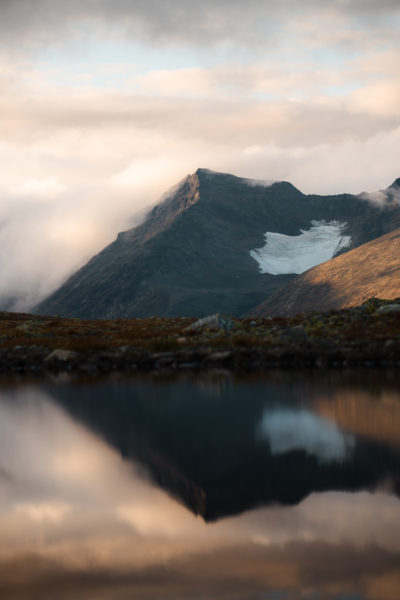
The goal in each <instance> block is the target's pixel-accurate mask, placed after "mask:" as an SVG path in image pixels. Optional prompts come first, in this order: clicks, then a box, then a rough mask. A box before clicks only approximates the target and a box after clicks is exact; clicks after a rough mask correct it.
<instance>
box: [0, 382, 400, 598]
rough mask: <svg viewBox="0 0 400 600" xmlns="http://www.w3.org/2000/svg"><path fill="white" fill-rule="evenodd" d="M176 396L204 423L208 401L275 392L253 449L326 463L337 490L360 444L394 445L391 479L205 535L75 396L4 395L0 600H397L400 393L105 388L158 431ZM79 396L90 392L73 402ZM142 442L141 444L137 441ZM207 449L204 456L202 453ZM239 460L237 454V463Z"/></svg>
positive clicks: (19, 390)
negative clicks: (159, 414) (84, 415)
mask: <svg viewBox="0 0 400 600" xmlns="http://www.w3.org/2000/svg"><path fill="white" fill-rule="evenodd" d="M176 385H178V386H179V385H180V386H181V392H182V393H185V394H187V392H188V391H189V392H190V391H191V392H192V396H191V398H192V399H193V398H194V400H193V411H194V413H193V418H194V420H197V421H201V419H200V417H199V415H200V412H199V413H198V414H196V406H197V404H196V403H197V402H200V401H201V400H202V399H203V401H204V402H206V401H207V399H208V401H209V400H210V399H212V402H215V403H218V402H221V403H223V402H224V400H229V397H230V396H232V398H233V394H234V395H235V399H234V400H232V403H236V406H239V405H240V406H241V409H240V410H242V411H246V410H247V409H248V408H247V407H248V404H249V403H253V404H254V403H255V402H257V400H256V397H257V398H260V397H261V396H260V394H262V398H263V399H262V401H261V403H260V407H262V406H263V409H262V410H261V412H260V418H259V419H258V421H257V422H255V424H254V447H255V448H256V449H257V451H259V450H260V448H261V449H262V450H263V451H264V449H265V452H266V453H268V452H270V454H271V456H272V458H271V460H275V458H278V459H280V458H282V455H285V454H286V455H287V454H288V453H289V454H290V453H292V454H293V456H297V455H298V457H299V459H300V458H302V459H304V457H305V458H306V459H307V460H312V456H313V455H315V462H316V464H317V467H318V468H320V469H321V471H317V472H318V473H321V476H324V477H327V476H328V475H326V473H330V471H327V470H326V469H328V468H329V466H330V465H331V463H340V462H341V461H342V462H345V461H351V460H354V457H355V456H356V455H357V452H359V453H360V451H359V450H357V448H359V447H361V446H360V444H363V443H372V444H377V445H376V452H377V453H378V454H379V453H380V452H381V453H382V452H383V454H382V455H381V458H379V460H383V461H384V460H386V458H385V457H386V455H385V454H384V450H382V448H383V444H384V445H385V447H389V448H390V452H391V453H392V454H390V457H391V458H390V460H391V461H392V464H391V466H390V469H389V471H390V473H391V477H389V476H388V474H387V473H388V471H385V472H384V473H385V474H384V476H383V477H382V479H381V480H380V481H378V482H377V483H376V485H374V488H373V489H372V488H371V487H369V488H368V489H364V488H363V485H362V483H360V486H359V488H358V489H357V490H356V491H353V492H352V493H350V492H348V491H341V490H339V489H331V490H325V491H323V492H321V491H319V492H316V491H312V490H310V493H309V494H308V495H307V496H306V497H305V498H303V499H302V500H301V501H300V502H299V503H297V504H296V503H291V505H286V506H283V505H279V504H277V503H270V504H269V505H268V506H255V507H253V508H252V509H251V510H246V511H245V512H242V513H241V514H231V515H230V516H229V514H230V512H231V511H229V510H228V511H227V515H226V516H222V517H221V518H218V519H217V520H214V521H213V522H211V523H206V522H204V520H203V519H202V518H201V517H200V516H196V515H195V514H193V513H192V512H191V511H190V510H189V509H188V508H187V507H186V506H185V502H184V501H182V498H181V499H180V500H181V501H177V500H176V499H174V498H173V497H172V496H171V487H170V486H169V488H168V485H166V489H162V487H160V486H158V485H156V484H155V483H153V481H152V479H153V476H154V464H155V463H154V461H153V462H149V463H147V464H146V460H144V459H143V456H145V455H144V454H142V455H141V460H140V462H139V461H136V460H134V459H133V456H132V452H131V451H130V453H129V459H127V458H123V457H122V456H121V452H120V449H119V448H118V447H117V446H113V445H112V444H110V443H109V442H107V441H105V439H104V438H105V437H107V436H106V435H104V436H102V435H101V434H100V431H99V425H98V423H99V422H98V421H97V423H96V424H95V426H94V427H93V429H91V428H89V427H88V421H87V419H86V421H85V422H84V420H83V419H80V420H78V419H77V418H76V414H75V416H72V415H73V414H74V410H73V409H72V410H70V409H69V408H68V406H69V405H68V401H66V400H65V398H66V397H68V394H71V391H70V390H69V391H66V390H67V388H64V389H62V386H61V387H60V386H49V385H47V386H44V387H40V386H33V385H32V386H29V385H27V386H23V387H22V386H20V387H3V388H1V392H0V394H1V395H0V596H1V597H2V598H3V597H4V598H7V599H10V600H13V599H19V598H24V599H25V598H38V599H40V600H42V599H45V600H47V599H50V598H51V599H52V600H58V599H60V600H63V599H69V598H78V599H83V600H85V599H92V598H93V599H96V600H103V599H104V600H108V599H110V600H111V599H113V600H114V599H115V600H124V599H125V598H126V599H128V598H133V597H134V598H150V599H156V598H157V599H160V598H163V599H169V598H171V599H178V598H184V599H186V598H190V599H196V600H198V599H203V598H204V599H206V598H224V599H225V598H226V599H228V598H231V599H240V600H242V599H243V600H244V599H246V600H248V599H253V598H254V599H255V600H258V599H260V600H261V598H263V599H268V598H290V599H292V598H324V599H325V598H328V599H329V598H335V599H336V598H337V599H339V598H340V599H341V600H344V599H345V598H348V599H350V598H352V599H354V598H362V599H364V598H365V599H371V600H375V599H379V600H382V599H383V598H384V599H385V600H386V599H387V600H391V599H392V598H393V600H398V598H399V597H400V499H399V497H398V494H396V489H398V487H396V485H398V482H399V470H398V465H399V464H400V454H399V452H400V441H399V439H398V438H396V436H395V433H396V423H397V424H399V423H400V394H398V393H397V392H396V391H393V390H390V389H389V390H385V389H382V390H381V392H380V393H379V394H378V395H377V394H372V393H371V392H370V391H368V389H365V388H364V389H361V388H360V389H356V388H355V387H354V385H352V386H336V387H335V386H331V387H329V386H328V387H327V386H326V385H325V386H321V385H320V384H318V383H315V385H314V384H312V383H311V384H310V383H307V384H306V385H305V384H304V382H303V383H301V381H300V383H299V384H298V385H295V386H293V382H285V379H282V380H279V381H278V382H277V381H274V382H266V383H265V382H257V383H254V382H253V384H251V383H248V384H243V383H240V384H239V383H237V384H232V382H231V381H230V380H229V378H228V379H226V378H225V379H224V378H223V381H222V384H221V385H222V387H220V384H219V383H218V381H216V380H215V381H212V380H210V381H206V380H203V381H184V382H183V383H180V384H172V383H169V384H165V386H166V387H165V386H164V387H162V386H160V385H159V384H156V383H153V382H150V381H148V382H146V383H143V382H141V383H140V382H139V383H137V382H136V383H135V382H131V383H129V384H128V383H123V384H119V383H118V382H115V383H114V384H109V387H108V388H107V394H108V399H109V404H110V407H111V410H113V411H114V413H115V411H116V410H119V409H120V404H118V401H117V396H118V394H119V393H121V390H123V392H124V394H125V395H126V394H127V393H129V389H130V394H131V397H132V403H136V404H137V405H139V404H141V400H142V399H143V398H144V399H146V398H148V400H149V407H150V412H149V414H148V415H147V418H149V419H150V416H151V415H153V418H154V419H155V410H153V412H152V410H151V407H152V406H153V408H154V406H155V404H156V398H157V396H158V397H159V404H160V403H161V404H162V405H163V411H168V405H165V399H163V397H162V390H166V393H167V396H168V394H171V393H173V391H172V390H173V389H174V386H176ZM121 386H122V387H121ZM135 386H136V387H135ZM168 386H169V388H168ZM167 388H168V389H167ZM98 389H99V388H97V387H96V386H93V387H87V388H86V391H85V397H87V396H88V394H90V396H91V398H92V405H93V406H94V407H95V411H97V413H98V412H99V411H100V410H102V406H103V404H101V403H100V402H99V404H98V405H96V393H97V390H98ZM103 389H104V388H103ZM127 390H128V391H127ZM61 392H62V393H61ZM79 393H80V392H79V389H78V388H76V389H75V390H74V391H73V394H74V395H75V396H76V395H77V396H78V397H79ZM82 398H83V396H82ZM240 398H241V399H240ZM279 398H281V400H279ZM189 401H192V400H191V399H190V397H188V402H189ZM82 402H83V400H82ZM163 403H164V404H163ZM238 403H239V404H238ZM141 406H142V405H141ZM178 408H179V407H178ZM233 412H234V411H233ZM256 412H257V411H256ZM137 414H139V413H137ZM357 415H358V418H357ZM236 416H237V415H236ZM164 418H165V419H166V420H167V417H166V416H164ZM105 421H107V415H105ZM166 422H167V421H166ZM151 425H152V421H151V419H150V426H151ZM296 425H297V427H296ZM201 426H203V427H204V426H205V425H204V423H203V424H202V425H198V426H197V425H196V427H201ZM132 427H133V425H132ZM136 427H137V424H136ZM226 427H227V428H229V427H230V420H229V418H227V419H226ZM133 429H134V431H135V435H136V433H137V431H138V429H135V428H134V427H133ZM196 430H197V431H200V429H196ZM96 431H97V432H96ZM397 431H400V429H397ZM203 435H204V436H206V435H207V428H206V429H205V430H204V431H203ZM210 437H212V432H210ZM399 437H400V436H399ZM396 443H397V447H396ZM161 447H162V448H164V449H165V448H168V446H167V445H165V444H164V446H161V445H159V446H158V447H157V453H158V454H157V456H158V455H159V453H160V448H161ZM154 448H155V446H154V444H153V446H152V447H151V448H150V450H149V456H150V454H151V452H153V453H154V452H155V450H154ZM368 448H369V446H368ZM373 448H374V449H375V446H373ZM198 451H199V452H200V453H201V452H202V451H204V448H203V446H202V442H201V441H200V440H198ZM235 451H236V450H235V447H231V448H229V449H227V452H228V454H229V453H230V454H231V455H234V454H235ZM188 452H190V451H189V450H188ZM368 452H370V450H368ZM274 455H277V457H276V456H274ZM397 455H399V462H397V458H396V457H397ZM368 456H369V455H368ZM382 457H383V458H382ZM167 458H168V457H167ZM158 460H161V459H158ZM163 460H167V459H166V458H165V456H164V457H163ZM168 460H169V459H168ZM224 460H225V461H226V458H224ZM232 460H233V459H232ZM235 460H236V459H235ZM174 464H175V466H176V467H177V468H178V467H179V464H177V463H174ZM182 464H183V463H182ZM235 464H236V463H235ZM271 464H272V463H271ZM361 471H362V468H361ZM195 472H196V471H195V470H193V471H191V474H193V473H195ZM198 473H201V471H198ZM186 474H187V473H186ZM238 476H240V474H239V475H238ZM360 477H361V476H360ZM360 481H361V479H360ZM396 482H397V484H396ZM196 483H198V482H196ZM167 484H168V482H167ZM342 489H343V488H342ZM239 495H240V494H239Z"/></svg>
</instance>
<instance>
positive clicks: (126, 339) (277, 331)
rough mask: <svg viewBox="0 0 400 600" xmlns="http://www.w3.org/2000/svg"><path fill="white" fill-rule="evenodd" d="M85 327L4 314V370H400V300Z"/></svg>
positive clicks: (0, 316) (0, 353)
mask: <svg viewBox="0 0 400 600" xmlns="http://www.w3.org/2000/svg"><path fill="white" fill-rule="evenodd" d="M194 323H196V319H188V318H157V317H152V318H143V319H115V320H80V319H64V318H60V317H42V316H35V315H31V314H23V313H8V312H3V313H0V370H1V372H3V373H7V372H31V373H32V372H33V373H42V372H45V371H78V372H99V373H102V372H111V371H116V370H121V371H137V370H139V371H148V370H161V371H164V370H166V371H168V370H170V371H171V370H180V369H187V370H188V369H192V370H199V369H204V368H206V369H208V368H221V367H223V368H229V369H234V370H262V369H266V368H271V367H284V368H304V367H343V366H344V367H346V366H350V367H352V366H383V367H386V366H388V367H391V366H397V365H400V299H399V300H398V301H397V300H391V301H385V300H378V299H371V300H369V301H367V302H366V303H364V304H363V305H361V306H359V307H357V308H352V309H344V310H335V311H329V312H326V313H317V312H312V313H305V314H302V315H297V316H296V317H291V318H279V317H278V318H258V319H229V318H222V319H218V318H217V319H216V321H215V322H211V323H205V324H203V325H202V326H198V327H193V324H194Z"/></svg>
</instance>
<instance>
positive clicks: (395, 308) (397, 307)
mask: <svg viewBox="0 0 400 600" xmlns="http://www.w3.org/2000/svg"><path fill="white" fill-rule="evenodd" d="M399 311H400V304H384V305H383V306H380V307H379V308H378V309H377V311H376V314H377V315H382V314H384V313H390V312H399Z"/></svg>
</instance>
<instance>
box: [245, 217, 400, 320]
mask: <svg viewBox="0 0 400 600" xmlns="http://www.w3.org/2000/svg"><path fill="white" fill-rule="evenodd" d="M399 296H400V229H396V230H395V231H392V232H391V233H388V234H386V235H384V236H381V237H380V238H378V239H376V240H373V241H372V242H369V243H367V244H364V245H362V246H360V247H359V248H355V249H354V250H351V251H350V252H347V253H346V254H343V255H341V256H337V257H336V258H332V259H331V260H329V261H328V262H325V263H323V264H321V265H318V266H317V267H314V268H313V269H310V270H309V271H307V272H306V273H303V274H302V275H299V276H298V277H296V278H295V279H294V280H293V281H292V282H291V283H289V284H288V285H285V286H284V287H283V288H281V289H280V290H279V291H278V292H275V293H274V294H272V295H271V296H270V297H269V298H268V299H267V300H266V301H265V302H263V303H262V304H260V305H259V306H258V307H256V308H255V309H254V310H252V311H251V312H250V314H251V315H252V316H254V317H255V316H257V317H261V316H273V315H281V316H291V315H295V314H297V313H300V312H307V311H311V310H318V311H321V310H329V309H333V308H335V309H336V308H348V307H351V306H357V305H359V304H362V303H363V302H365V300H367V299H368V298H372V297H378V298H385V299H388V300H389V299H391V298H398V297H399Z"/></svg>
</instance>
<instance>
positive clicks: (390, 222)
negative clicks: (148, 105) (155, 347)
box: [36, 169, 400, 318]
mask: <svg viewBox="0 0 400 600" xmlns="http://www.w3.org/2000/svg"><path fill="white" fill-rule="evenodd" d="M312 220H325V221H328V222H329V221H332V220H339V221H341V222H347V227H346V229H345V233H346V235H351V245H350V248H351V247H355V246H358V245H359V244H362V243H364V242H366V241H369V240H371V239H373V238H375V237H378V236H379V235H382V234H383V233H386V232H387V231H390V230H391V229H393V227H395V226H400V211H399V209H398V207H397V206H394V204H393V203H390V202H389V201H388V203H387V206H385V207H384V208H381V207H378V206H374V205H372V204H370V203H368V202H366V201H365V200H362V199H361V198H360V197H357V196H351V195H349V194H343V195H338V196H326V197H323V196H305V195H304V194H302V193H301V192H300V191H299V190H297V189H296V188H295V187H294V186H292V185H291V184H290V183H287V182H279V183H275V184H273V185H271V186H270V187H265V186H263V185H260V184H258V183H257V182H249V181H248V180H245V179H241V178H238V177H234V176H232V175H227V174H221V173H213V172H210V171H207V170H205V169H199V170H198V171H196V173H194V174H193V175H190V176H188V177H187V178H186V179H185V180H184V181H183V182H182V183H181V184H180V185H179V186H178V187H177V188H176V189H175V190H174V191H173V192H172V193H171V194H170V195H169V196H168V197H167V198H166V199H165V200H164V201H163V202H161V203H160V204H159V205H157V206H156V207H155V208H153V210H152V211H151V212H150V213H149V214H148V216H147V218H146V220H145V221H144V223H143V224H142V225H140V226H138V227H136V228H134V229H131V230H129V231H127V232H124V233H121V234H119V235H118V238H117V240H116V241H115V242H113V243H112V244H110V245H109V246H108V247H107V248H105V249H104V250H103V251H102V252H100V253H99V254H98V255H96V256H95V257H94V258H92V259H91V261H89V263H88V264H87V265H85V266H84V267H83V268H82V269H80V270H79V271H78V272H77V273H75V274H74V275H73V276H72V277H71V278H70V279H69V280H68V281H67V282H66V283H65V284H64V285H63V286H62V287H61V288H60V289H59V290H57V291H56V292H55V293H54V294H52V295H51V296H50V297H49V298H47V299H46V300H45V301H43V302H42V303H41V304H40V305H39V306H38V307H37V308H36V312H38V313H40V314H46V313H47V314H60V315H62V316H73V317H81V318H83V317H86V318H93V317H105V318H111V317H128V316H132V317H143V316H148V315H160V316H178V315H180V316H203V315H205V314H209V313H212V312H226V313H230V314H232V315H240V314H242V313H244V312H246V311H247V310H249V309H250V308H251V307H252V306H255V305H257V304H258V303H259V302H261V301H262V300H263V299H265V298H266V297H267V296H269V295H270V294H271V293H273V292H274V291H275V290H276V289H277V288H279V287H280V286H282V285H283V284H285V283H287V282H288V281H290V280H291V279H292V278H293V277H294V274H292V273H286V274H278V275H271V274H269V273H264V274H263V273H261V272H260V268H259V265H258V263H257V261H256V260H255V259H254V258H253V257H252V256H251V255H250V251H251V250H254V249H256V248H260V247H262V246H263V245H264V244H265V233H266V232H267V231H271V232H278V233H281V234H285V235H289V236H295V235H298V234H299V229H304V230H308V229H309V228H310V225H311V221H312ZM396 222H397V225H396V224H395V223H396Z"/></svg>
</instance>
